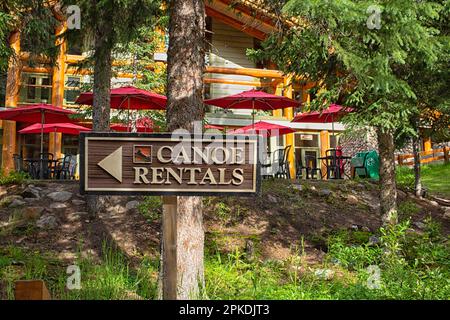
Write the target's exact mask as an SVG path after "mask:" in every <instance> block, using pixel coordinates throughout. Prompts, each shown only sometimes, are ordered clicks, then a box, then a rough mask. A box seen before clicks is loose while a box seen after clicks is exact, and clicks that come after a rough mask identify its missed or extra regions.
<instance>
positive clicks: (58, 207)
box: [50, 202, 67, 210]
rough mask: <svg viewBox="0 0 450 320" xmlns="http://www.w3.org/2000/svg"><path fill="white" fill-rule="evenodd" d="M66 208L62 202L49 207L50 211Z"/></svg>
mask: <svg viewBox="0 0 450 320" xmlns="http://www.w3.org/2000/svg"><path fill="white" fill-rule="evenodd" d="M65 208H67V204H65V203H62V202H53V203H52V204H51V205H50V209H57V210H61V209H65Z"/></svg>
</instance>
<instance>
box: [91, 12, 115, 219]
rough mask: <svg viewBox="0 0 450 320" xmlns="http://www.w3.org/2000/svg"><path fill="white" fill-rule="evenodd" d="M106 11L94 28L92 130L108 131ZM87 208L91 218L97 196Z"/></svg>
mask: <svg viewBox="0 0 450 320" xmlns="http://www.w3.org/2000/svg"><path fill="white" fill-rule="evenodd" d="M108 15H109V14H108V12H107V11H106V12H103V14H101V15H100V16H99V19H102V20H103V22H104V23H100V24H99V25H98V26H97V28H96V30H95V39H94V41H95V52H94V89H93V94H94V101H93V107H92V131H94V132H95V131H109V126H110V109H111V105H110V100H111V99H110V91H111V75H112V70H111V68H112V41H111V38H112V33H113V30H112V23H110V21H109V20H108ZM86 198H87V210H88V213H89V215H90V216H91V218H95V217H96V216H97V212H98V210H99V209H100V201H99V197H98V196H94V195H89V196H87V197H86Z"/></svg>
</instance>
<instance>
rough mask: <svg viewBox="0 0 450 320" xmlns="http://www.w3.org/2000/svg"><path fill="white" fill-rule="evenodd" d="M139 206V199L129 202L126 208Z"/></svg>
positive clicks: (133, 208) (130, 208) (132, 208)
mask: <svg viewBox="0 0 450 320" xmlns="http://www.w3.org/2000/svg"><path fill="white" fill-rule="evenodd" d="M138 206H139V201H136V200H132V201H129V202H127V204H126V205H125V209H126V210H127V211H129V210H136V209H137V208H138Z"/></svg>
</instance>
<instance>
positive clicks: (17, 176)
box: [0, 171, 30, 185]
mask: <svg viewBox="0 0 450 320" xmlns="http://www.w3.org/2000/svg"><path fill="white" fill-rule="evenodd" d="M29 178H30V176H29V175H28V174H27V173H25V172H16V171H11V172H10V173H9V174H8V175H4V174H3V173H2V174H0V185H9V184H21V183H23V182H24V181H25V180H27V179H29Z"/></svg>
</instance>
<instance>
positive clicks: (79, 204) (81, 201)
mask: <svg viewBox="0 0 450 320" xmlns="http://www.w3.org/2000/svg"><path fill="white" fill-rule="evenodd" d="M72 203H73V204H74V205H76V206H83V205H85V204H86V201H84V200H79V199H73V200H72Z"/></svg>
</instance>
